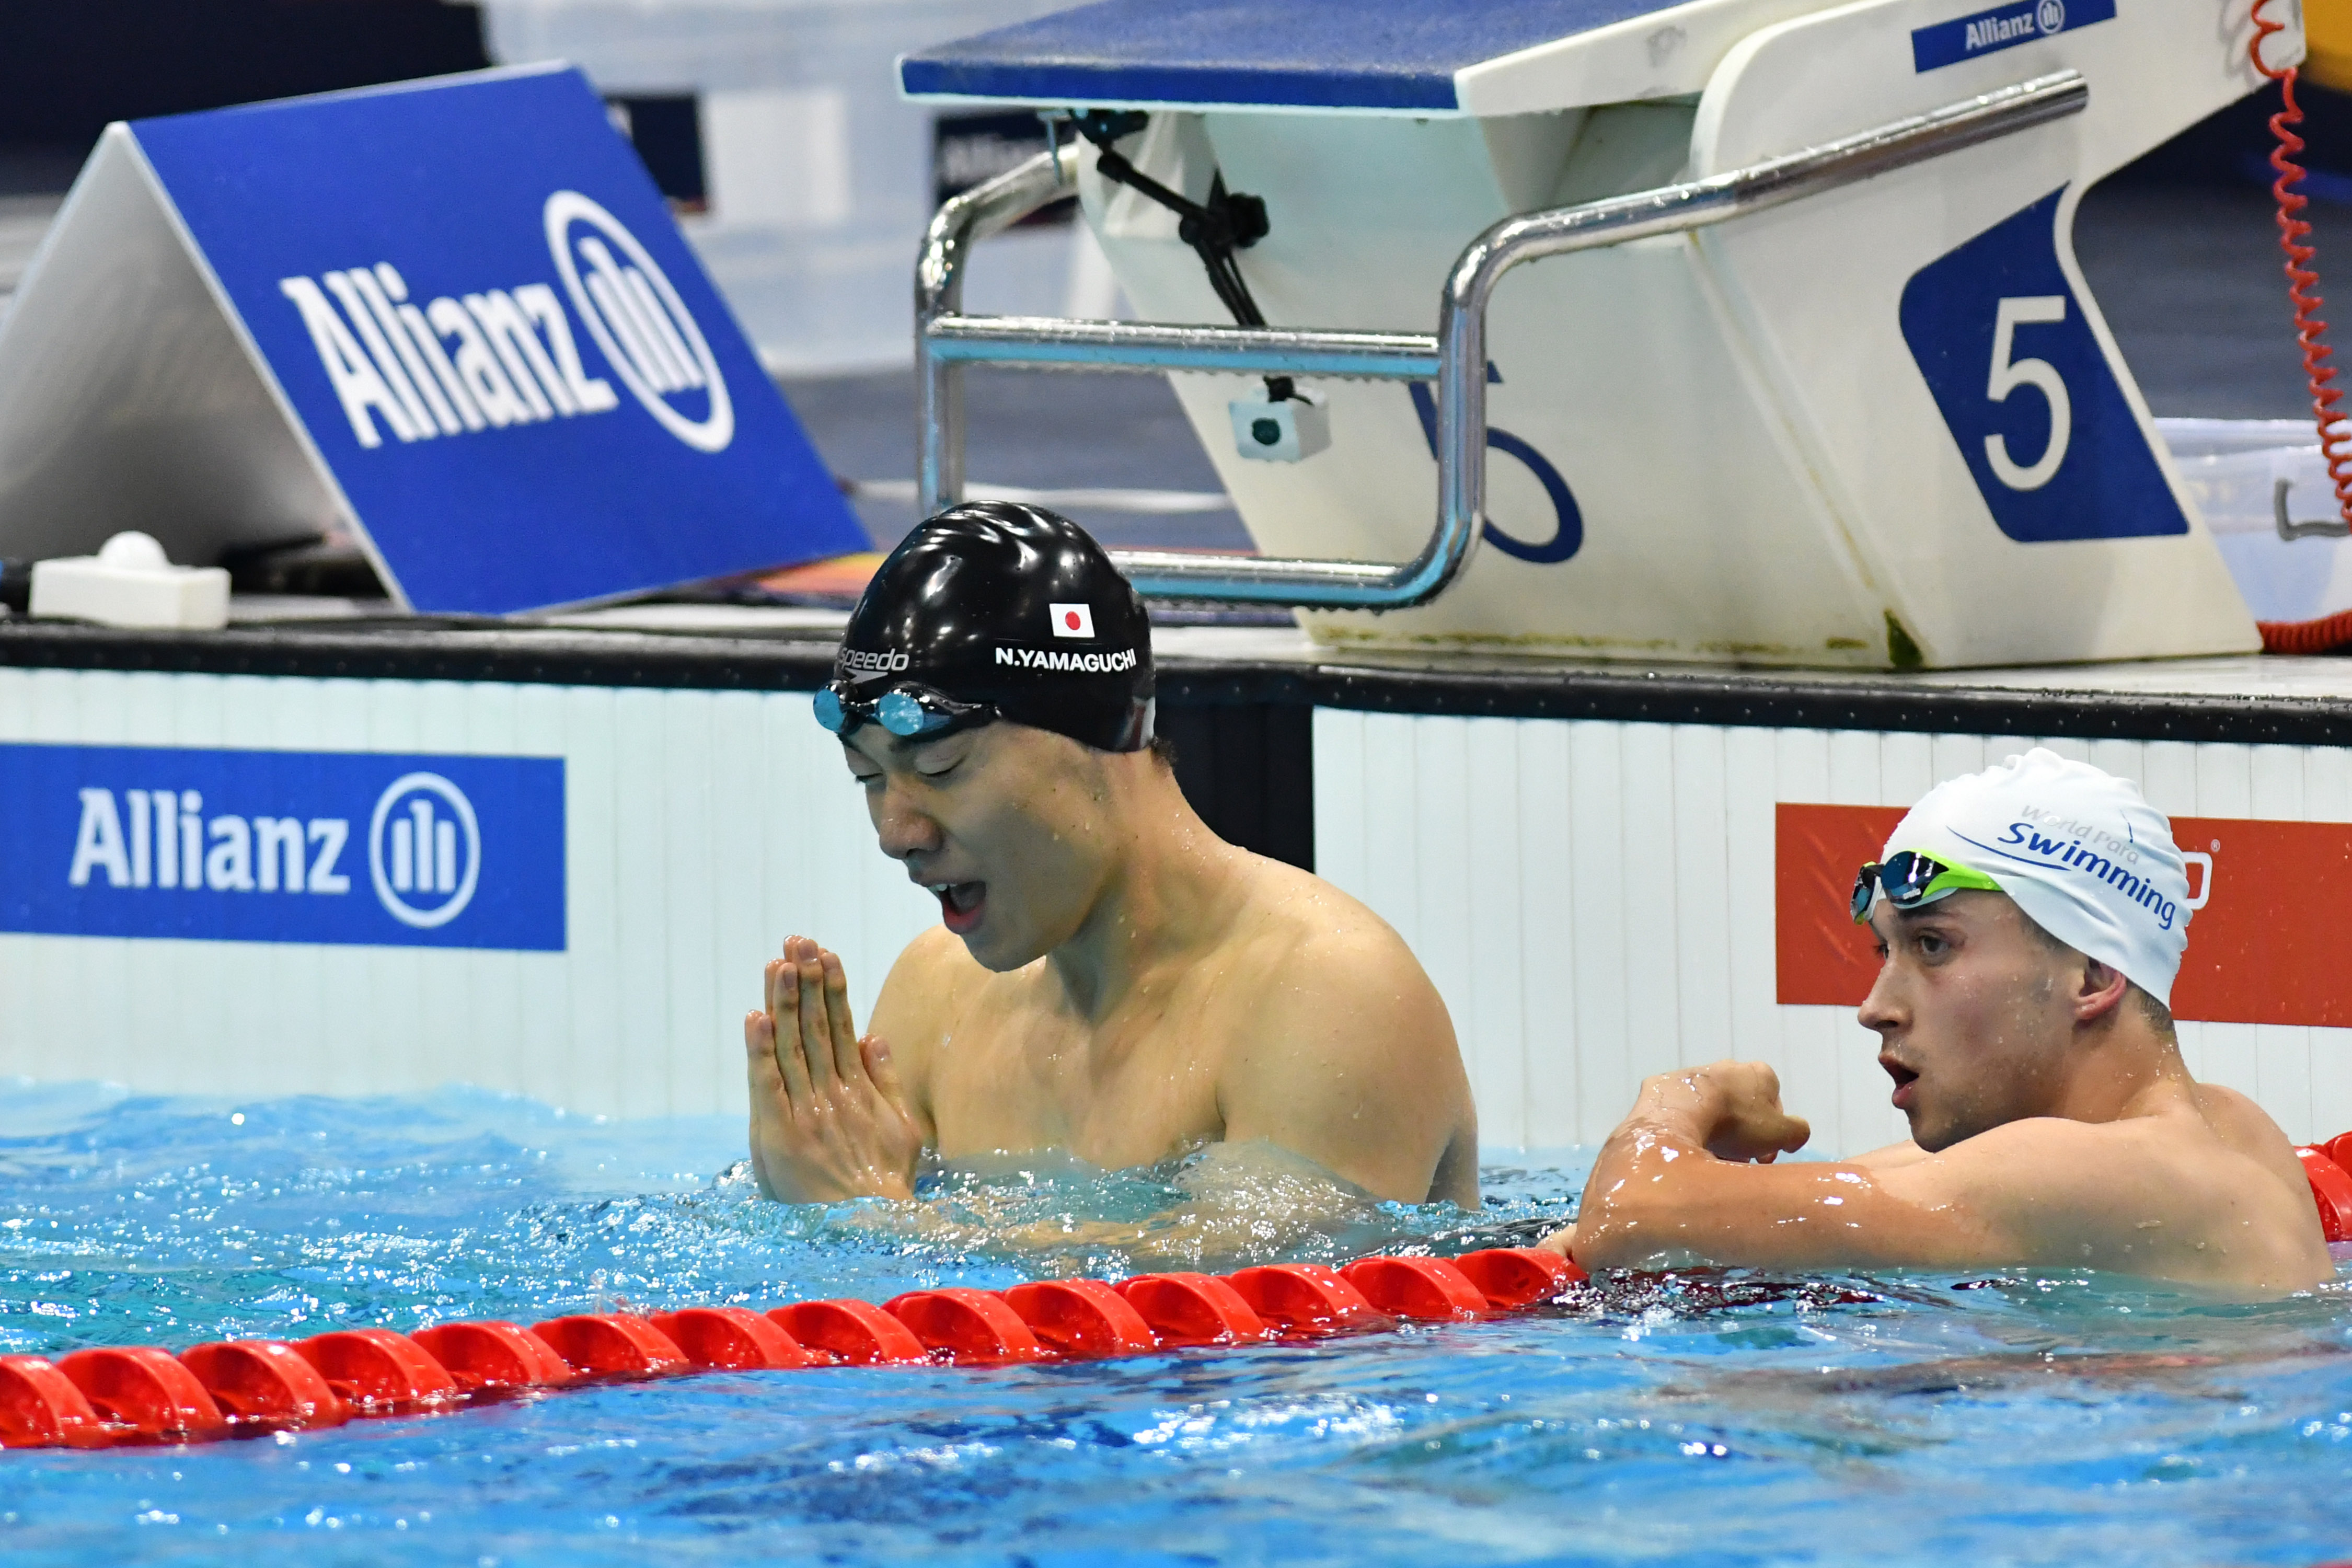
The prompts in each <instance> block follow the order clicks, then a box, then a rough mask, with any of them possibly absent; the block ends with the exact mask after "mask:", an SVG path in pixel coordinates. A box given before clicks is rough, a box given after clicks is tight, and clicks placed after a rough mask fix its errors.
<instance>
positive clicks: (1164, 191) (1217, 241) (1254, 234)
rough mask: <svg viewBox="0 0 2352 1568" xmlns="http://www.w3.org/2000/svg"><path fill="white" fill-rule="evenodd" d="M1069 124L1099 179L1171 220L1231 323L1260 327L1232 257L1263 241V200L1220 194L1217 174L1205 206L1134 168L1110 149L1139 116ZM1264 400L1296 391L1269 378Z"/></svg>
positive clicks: (1138, 124) (1140, 123) (1106, 112)
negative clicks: (1092, 153)
mask: <svg viewBox="0 0 2352 1568" xmlns="http://www.w3.org/2000/svg"><path fill="white" fill-rule="evenodd" d="M1071 121H1072V123H1074V124H1076V126H1077V128H1078V134H1079V135H1081V136H1084V137H1085V138H1086V139H1087V141H1089V142H1093V143H1094V145H1095V150H1096V152H1097V154H1098V156H1097V158H1096V159H1095V169H1096V171H1097V173H1099V174H1101V175H1102V177H1103V178H1104V179H1106V180H1109V181H1111V182H1113V183H1114V184H1121V185H1125V186H1126V187H1127V188H1128V189H1129V190H1131V191H1134V192H1137V193H1138V194H1139V195H1143V196H1145V197H1147V198H1149V199H1150V200H1151V201H1154V202H1157V203H1159V204H1160V205H1161V206H1163V207H1166V208H1167V209H1168V210H1169V211H1170V212H1172V213H1174V214H1175V215H1176V219H1177V222H1176V237H1177V238H1179V239H1181V240H1182V241H1183V242H1184V243H1185V244H1186V245H1189V246H1191V247H1192V253H1193V254H1194V255H1196V256H1198V257H1199V258H1201V265H1202V267H1204V268H1207V269H1208V274H1209V287H1210V288H1212V289H1215V290H1216V293H1217V298H1218V299H1219V300H1222V301H1223V303H1224V307H1225V309H1226V310H1231V311H1232V312H1233V314H1234V321H1238V322H1240V323H1241V324H1242V325H1243V326H1244V327H1263V326H1265V313H1264V312H1263V311H1261V310H1259V309H1258V308H1257V301H1256V300H1255V299H1253V298H1252V297H1251V296H1250V289H1249V282H1248V280H1247V279H1244V278H1243V277H1242V268H1241V262H1240V261H1239V260H1238V259H1237V258H1235V257H1234V251H1236V250H1246V249H1248V248H1249V247H1251V246H1253V245H1255V244H1256V243H1257V242H1258V241H1259V240H1261V239H1264V238H1265V237H1266V234H1267V232H1268V229H1267V225H1266V219H1265V199H1264V198H1263V197H1259V196H1252V195H1243V194H1242V193H1241V192H1239V191H1228V190H1226V189H1225V176H1224V173H1223V171H1222V170H1220V171H1219V172H1218V173H1217V174H1215V175H1214V176H1213V178H1212V179H1211V180H1210V182H1209V199H1208V201H1207V202H1206V203H1201V202H1194V201H1190V200H1187V199H1186V198H1185V197H1184V196H1182V195H1179V194H1178V193H1176V192H1174V191H1171V190H1170V189H1169V188H1168V187H1167V186H1165V185H1163V184H1160V182H1159V181H1157V180H1155V179H1153V178H1152V177H1151V176H1150V175H1149V174H1145V173H1144V172H1143V171H1142V170H1140V169H1139V168H1137V167H1136V166H1135V165H1134V164H1133V163H1130V162H1129V160H1128V158H1127V155H1126V154H1125V153H1120V152H1118V151H1117V150H1116V149H1115V148H1114V147H1113V146H1112V145H1111V144H1112V143H1113V142H1118V141H1119V140H1120V139H1122V138H1124V137H1128V136H1132V135H1134V134H1135V133H1136V132H1139V131H1140V130H1142V129H1143V128H1144V126H1145V124H1146V123H1148V121H1149V117H1148V116H1147V115H1145V114H1144V113H1142V112H1141V111H1140V110H1132V109H1121V110H1110V109H1097V110H1090V111H1088V112H1087V113H1085V114H1073V115H1072V116H1071ZM1265 395H1266V396H1267V397H1268V398H1269V399H1270V400H1272V401H1273V402H1276V403H1280V402H1282V401H1283V400H1285V399H1286V398H1294V397H1297V395H1298V389H1297V387H1296V386H1294V385H1293V384H1291V379H1290V377H1288V376H1286V375H1269V376H1267V377H1266V378H1265Z"/></svg>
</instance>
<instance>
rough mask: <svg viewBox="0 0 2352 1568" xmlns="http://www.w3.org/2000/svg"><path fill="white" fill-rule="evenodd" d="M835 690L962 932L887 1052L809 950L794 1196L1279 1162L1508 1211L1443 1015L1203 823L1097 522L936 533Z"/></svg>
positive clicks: (769, 1073) (897, 564) (785, 993)
mask: <svg viewBox="0 0 2352 1568" xmlns="http://www.w3.org/2000/svg"><path fill="white" fill-rule="evenodd" d="M834 669H835V679H834V680H833V681H832V683H831V684H830V685H828V686H827V687H825V688H824V689H822V690H820V691H819V692H818V693H817V694H816V698H815V710H816V720H817V721H818V722H819V723H821V724H823V725H824V727H825V728H826V729H827V730H830V731H832V732H833V733H834V734H835V736H837V737H838V738H839V740H840V742H841V750H842V757H843V760H844V761H845V763H847V764H848V769H849V773H850V774H851V775H852V776H853V778H854V779H855V781H856V785H857V787H859V788H860V789H862V790H863V791H864V793H865V796H866V811H867V813H868V815H869V816H871V817H872V819H873V822H874V827H875V831H876V833H877V836H878V837H879V838H880V840H881V847H882V852H883V853H884V854H886V855H887V856H889V857H890V858H893V859H895V860H898V861H899V862H901V863H902V864H904V866H905V867H906V869H907V875H908V878H909V879H912V880H913V881H915V882H916V883H918V884H919V885H921V886H922V887H924V888H926V889H929V891H930V892H931V893H932V894H933V895H934V896H936V897H937V898H938V900H939V903H940V924H939V925H937V926H934V927H933V928H932V929H931V930H929V931H926V932H924V933H923V934H922V935H921V936H919V937H917V938H916V939H915V941H914V942H912V943H911V944H909V945H908V948H907V950H906V952H904V953H902V954H901V955H900V956H899V959H898V963H897V964H896V965H895V966H893V968H892V969H891V971H890V974H889V978H888V979H887V981H885V982H884V984H883V987H882V994H881V995H880V997H879V998H878V1000H877V1003H876V1005H875V1009H874V1016H873V1019H872V1026H873V1033H872V1034H871V1035H868V1036H866V1037H865V1038H864V1039H862V1040H861V1039H860V1038H859V1037H858V1034H857V1031H856V1026H855V1025H854V1024H853V1022H852V1020H851V1016H850V1009H849V997H848V989H847V982H846V980H845V977H844V974H843V972H842V966H841V961H840V960H839V959H838V958H837V957H835V955H834V954H832V953H831V952H826V951H824V949H823V948H821V947H820V946H819V945H818V944H817V943H816V942H814V941H811V940H809V939H807V938H804V937H793V938H792V939H790V940H789V941H787V942H785V944H784V952H783V956H782V958H780V959H777V960H774V961H772V962H771V963H769V964H768V966H767V973H766V1005H764V1006H763V1007H762V1008H761V1010H760V1011H758V1012H755V1013H753V1014H751V1016H749V1017H748V1018H746V1019H745V1020H744V1040H745V1044H746V1046H747V1047H748V1054H749V1065H750V1071H751V1163H752V1169H753V1171H754V1172H755V1173H757V1175H758V1178H759V1181H760V1184H761V1188H762V1189H763V1190H764V1191H765V1192H766V1193H768V1194H770V1195H771V1196H773V1197H779V1198H785V1199H790V1200H793V1201H796V1202H809V1201H830V1200H834V1199H839V1198H846V1197H854V1196H858V1195H861V1194H864V1195H874V1196H887V1197H904V1196H907V1195H908V1194H910V1193H911V1192H912V1188H913V1184H914V1180H915V1176H916V1171H917V1164H918V1162H919V1160H920V1158H921V1157H922V1155H923V1153H924V1152H925V1151H926V1150H930V1151H934V1152H937V1154H939V1155H940V1156H941V1157H944V1158H948V1159H954V1158H958V1157H962V1156H971V1155H979V1154H985V1153H991V1152H1024V1153H1025V1152H1043V1151H1048V1150H1064V1151H1067V1152H1071V1153H1074V1154H1076V1155H1077V1156H1079V1157H1080V1158H1081V1159H1084V1160H1086V1161H1088V1162H1090V1163H1094V1164H1096V1165H1098V1166H1104V1167H1108V1168H1125V1167H1129V1166H1138V1165H1149V1164H1152V1163H1157V1162H1159V1161H1162V1160H1165V1159H1168V1158H1170V1157H1171V1156H1173V1155H1177V1154H1181V1153H1184V1152H1188V1151H1190V1150H1192V1149H1196V1148H1199V1147H1201V1146H1202V1145H1204V1144H1212V1143H1244V1142H1259V1143H1264V1144H1270V1145H1273V1146H1274V1147H1275V1148H1276V1149H1278V1150H1281V1151H1286V1152H1287V1153H1288V1154H1289V1155H1292V1156H1303V1157H1304V1158H1305V1159H1306V1160H1307V1161H1308V1162H1310V1163H1313V1164H1314V1165H1317V1166H1319V1167H1321V1168H1322V1170H1323V1171H1324V1172H1327V1173H1330V1174H1333V1175H1337V1176H1338V1177H1339V1178H1341V1179H1342V1180H1343V1181H1345V1182H1347V1183H1349V1184H1353V1185H1355V1186H1357V1187H1360V1188H1362V1189H1363V1190H1365V1191H1366V1192H1369V1193H1371V1194H1376V1195H1377V1196H1379V1197H1381V1198H1385V1199H1391V1200H1395V1201H1398V1202H1403V1203H1413V1204H1418V1203H1423V1202H1430V1201H1434V1200H1437V1199H1451V1200H1453V1201H1454V1202H1455V1203H1457V1204H1460V1205H1464V1206H1465V1207H1470V1208H1475V1207H1476V1206H1477V1203H1478V1175H1477V1147H1478V1136H1477V1121H1476V1116H1475V1111H1474V1110H1473V1109H1472V1106H1471V1100H1470V1088H1469V1079H1468V1076H1467V1074H1466V1073H1465V1071H1464V1069H1463V1066H1462V1058H1461V1052H1460V1050H1459V1048H1458V1047H1456V1045H1455V1043H1454V1028H1453V1026H1452V1024H1451V1023H1450V1022H1449V1021H1448V1019H1447V1017H1446V1012H1445V1005H1444V1002H1443V1001H1441V1000H1440V999H1439V997H1438V994H1437V990H1436V987H1435V986H1433V984H1430V980H1429V977H1428V975H1427V974H1425V973H1423V970H1422V967H1421V965H1420V963H1417V962H1416V961H1415V960H1414V958H1413V956H1412V952H1411V950H1410V949H1408V948H1407V947H1406V946H1405V944H1404V942H1402V940H1401V939H1399V937H1398V936H1397V934H1396V932H1394V931H1391V930H1390V929H1389V928H1388V926H1387V925H1385V924H1383V923H1382V922H1381V920H1380V919H1379V917H1378V916H1376V915H1374V914H1373V913H1372V912H1371V911H1370V910H1367V909H1365V908H1364V907H1363V906H1362V905H1361V904H1360V903H1358V902H1356V900H1353V899H1350V898H1349V897H1348V896H1347V895H1346V894H1345V893H1342V892H1340V891H1339V889H1336V888H1334V887H1332V886H1331V885H1330V884H1328V883H1327V882H1324V881H1322V880H1320V879H1318V878H1317V877H1315V876H1313V875H1312V874H1311V873H1308V872H1306V871H1302V870H1299V869H1297V868H1295V867H1291V866H1286V865H1283V864H1281V863H1280V862H1278V861H1275V860H1270V859H1266V858H1264V857H1262V856H1257V855H1253V854H1251V853H1249V852H1248V851H1246V850H1243V849H1238V848H1235V847H1234V846H1232V845H1230V844H1227V843H1225V842H1223V840H1222V839H1220V838H1218V837H1217V836H1216V835H1215V834H1213V833H1212V832H1211V831H1210V830H1209V829H1208V827H1207V826H1206V825H1204V824H1203V823H1202V821H1201V818H1200V817H1199V816H1198V815H1196V814H1195V813H1194V811H1193V809H1192V806H1191V805H1190V804H1188V803H1187V802H1186V800H1185V799H1184V793H1183V791H1182V790H1181V788H1179V787H1178V785H1177V782H1176V776H1175V773H1174V771H1173V768H1172V766H1171V757H1170V754H1169V752H1168V751H1167V749H1166V747H1165V746H1164V745H1155V744H1154V743H1153V734H1152V721H1153V715H1154V708H1153V680H1152V668H1151V626H1150V621H1149V619H1148V618H1147V617H1146V616H1145V614H1144V610H1143V605H1142V604H1141V602H1140V601H1139V600H1138V599H1137V597H1136V595H1135V592H1134V590H1133V589H1132V588H1130V587H1129V585H1128V584H1127V582H1126V580H1125V579H1124V578H1122V577H1121V576H1120V575H1119V574H1118V569H1117V568H1116V567H1114V566H1113V565H1112V564H1111V562H1110V559H1109V557H1108V556H1107V555H1106V554H1104V553H1103V552H1102V550H1101V548H1100V547H1099V546H1097V544H1096V543H1095V542H1094V541H1093V540H1092V539H1090V538H1088V537H1087V534H1086V533H1085V531H1083V530H1081V529H1080V528H1079V527H1078V526H1077V525H1076V523H1073V522H1071V521H1068V520H1067V519H1066V518H1062V517H1057V516H1055V514H1054V513H1052V512H1049V511H1045V510H1041V509H1039V508H1035V507H1026V506H1015V505H1011V504H1007V503H1003V502H981V503H976V504H972V505H967V506H961V507H957V508H954V509H952V510H949V511H945V512H942V513H940V515H939V516H937V517H935V518H932V519H931V520H930V521H928V522H925V523H923V524H922V525H921V526H919V528H917V529H916V530H915V531H914V532H913V533H911V534H909V535H908V538H907V539H906V541H905V542H903V543H901V544H900V545H899V546H898V549H897V550H895V551H894V552H891V554H890V557H889V559H887V561H885V562H884V563H882V566H881V567H880V569H879V570H878V571H877V573H876V574H875V576H874V580H873V582H872V583H871V584H868V586H867V587H866V593H865V595H864V596H863V597H862V598H861V599H860V600H859V602H858V605H857V608H856V611H855V612H854V613H853V614H852V615H851V616H850V619H849V626H848V628H847V630H846V632H845V635H844V637H843V638H842V645H841V651H840V653H839V654H838V655H837V656H836V658H835V667H834Z"/></svg>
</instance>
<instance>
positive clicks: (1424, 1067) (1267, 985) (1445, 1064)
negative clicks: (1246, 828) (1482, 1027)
mask: <svg viewBox="0 0 2352 1568" xmlns="http://www.w3.org/2000/svg"><path fill="white" fill-rule="evenodd" d="M1249 862H1250V863H1249V864H1248V866H1247V868H1246V874H1247V875H1248V876H1249V878H1250V892H1249V897H1248V899H1247V900H1246V903H1245V906H1244V912H1243V914H1242V916H1241V918H1240V919H1239V920H1238V921H1236V922H1235V930H1234V942H1233V944H1232V945H1233V948H1234V951H1233V952H1232V954H1231V960H1230V967H1229V970H1228V973H1229V974H1230V984H1227V985H1225V986H1223V988H1222V989H1223V993H1224V994H1225V995H1226V996H1228V997H1229V998H1231V999H1232V1004H1233V1005H1232V1006H1231V1008H1230V1011H1229V1012H1228V1027H1227V1031H1226V1045H1225V1047H1224V1056H1223V1060H1222V1062H1221V1063H1220V1066H1219V1074H1218V1095H1219V1100H1220V1101H1221V1109H1222V1110H1223V1113H1224V1118H1225V1136H1226V1137H1227V1138H1229V1139H1233V1140H1236V1141H1242V1140H1249V1139H1257V1138H1263V1139H1266V1140H1268V1141H1270V1142H1275V1143H1277V1144H1280V1145H1281V1146H1282V1147H1284V1148H1286V1149H1290V1150H1293V1151H1295V1152H1298V1153H1301V1154H1305V1155H1307V1157H1308V1158H1310V1159H1313V1160H1315V1161H1317V1162H1318V1163H1321V1164H1323V1165H1324V1166H1326V1167H1327V1168H1328V1169H1329V1170H1331V1171H1333V1172H1335V1173H1338V1174H1339V1175H1341V1176H1343V1177H1345V1178H1346V1179H1348V1180H1349V1181H1351V1182H1353V1183H1355V1184H1357V1185H1359V1186H1361V1187H1363V1188H1365V1189H1366V1190H1368V1191H1370V1192H1374V1193H1378V1194H1381V1196H1383V1197H1390V1198H1396V1199H1399V1200H1401V1201H1404V1202H1422V1201H1424V1200H1427V1201H1434V1200H1438V1199H1447V1200H1451V1201H1452V1202H1454V1203H1456V1204H1458V1205H1463V1206H1465V1207H1475V1206H1476V1205H1477V1201H1478V1175H1477V1143H1478V1135H1477V1113H1476V1111H1475V1109H1474V1108H1473V1106H1472V1103H1471V1097H1470V1084H1469V1078H1468V1075H1467V1073H1466V1072H1465V1070H1464V1068H1463V1066H1462V1053H1461V1048H1460V1046H1459V1045H1458V1043H1457V1042H1456V1040H1455V1038H1454V1024H1453V1020H1452V1019H1451V1018H1450V1017H1449V1016H1447V1013H1446V1010H1445V1003H1444V999H1443V998H1441V997H1440V996H1439V995H1438V994H1437V987H1436V986H1435V985H1434V984H1432V983H1431V981H1430V978H1429V975H1428V973H1427V972H1426V971H1424V970H1423V968H1422V966H1421V963H1420V961H1419V960H1418V959H1416V958H1415V957H1414V956H1413V955H1412V949H1410V948H1409V947H1407V946H1406V945H1405V942H1404V940H1403V938H1402V937H1400V936H1398V935H1397V933H1396V932H1395V931H1394V930H1392V929H1391V927H1390V926H1389V924H1388V922H1387V921H1383V920H1381V918H1380V917H1379V916H1378V915H1376V914H1374V913H1373V912H1372V911H1371V910H1369V909H1367V908H1365V907H1364V905H1362V904H1361V903H1360V902H1358V901H1357V900H1354V899H1352V898H1350V897H1349V896H1348V895H1347V894H1346V893H1343V892H1341V891H1340V890H1339V889H1337V888H1335V887H1333V886H1332V885H1331V884H1330V883H1328V882H1326V881H1324V880H1323V879H1321V878H1319V877H1316V876H1314V875H1312V874H1310V873H1308V872H1306V871H1302V870H1299V869H1298V868H1296V867H1292V866H1287V865H1284V864H1283V863H1281V862H1279V861H1276V860H1269V859H1265V858H1262V857H1257V856H1251V857H1249Z"/></svg>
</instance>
